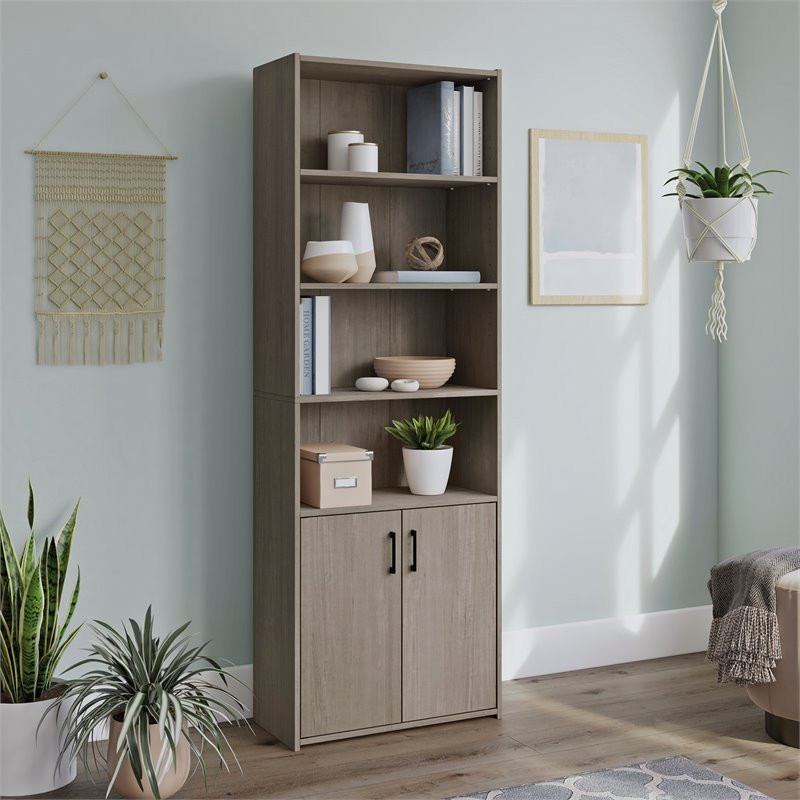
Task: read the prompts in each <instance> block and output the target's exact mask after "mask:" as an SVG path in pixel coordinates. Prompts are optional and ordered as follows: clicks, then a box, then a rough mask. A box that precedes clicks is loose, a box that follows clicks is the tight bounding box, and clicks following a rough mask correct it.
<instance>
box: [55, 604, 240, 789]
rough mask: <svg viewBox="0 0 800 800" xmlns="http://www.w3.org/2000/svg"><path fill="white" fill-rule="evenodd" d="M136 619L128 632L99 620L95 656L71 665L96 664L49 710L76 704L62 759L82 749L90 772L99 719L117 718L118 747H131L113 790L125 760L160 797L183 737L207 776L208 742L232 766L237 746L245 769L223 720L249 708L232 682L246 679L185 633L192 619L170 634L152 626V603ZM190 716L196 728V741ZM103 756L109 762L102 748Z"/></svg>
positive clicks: (120, 762) (66, 722) (66, 728)
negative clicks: (153, 735) (154, 737)
mask: <svg viewBox="0 0 800 800" xmlns="http://www.w3.org/2000/svg"><path fill="white" fill-rule="evenodd" d="M129 622H130V631H129V630H128V626H126V625H125V624H124V623H123V626H122V632H118V631H116V630H115V629H114V628H112V627H111V625H109V624H108V623H106V622H101V621H99V620H95V621H94V623H95V624H94V625H91V626H90V627H91V629H92V631H93V632H94V633H95V635H96V637H97V641H96V642H95V643H94V644H93V645H92V646H91V647H89V648H88V652H89V653H90V656H89V657H88V658H85V659H83V660H81V661H78V662H77V663H76V664H73V666H71V667H70V670H72V669H76V668H79V667H90V669H88V670H87V671H86V672H84V674H83V675H82V676H81V677H79V678H75V679H72V680H70V681H69V682H68V684H67V689H66V691H65V692H64V693H63V694H62V695H61V696H60V697H59V698H58V699H57V700H56V701H55V702H54V703H53V704H52V705H51V706H50V707H49V708H48V709H47V713H50V712H51V711H53V710H57V709H58V708H59V707H60V706H62V705H63V704H64V703H69V704H71V709H72V710H71V711H69V713H68V714H67V716H66V718H65V720H64V722H63V724H62V732H63V734H64V738H63V746H62V749H61V753H60V756H59V763H60V761H61V759H63V758H65V757H69V754H71V753H78V752H80V754H81V760H82V761H83V765H84V767H85V768H86V770H87V772H91V768H90V765H89V751H90V750H91V751H93V754H94V758H93V761H94V764H95V766H97V760H98V752H97V744H96V742H94V741H93V738H92V733H93V732H94V730H95V729H96V727H97V726H98V725H102V724H103V723H104V722H106V721H107V720H108V719H109V718H110V717H114V719H116V720H117V721H118V722H121V723H122V726H121V729H120V734H119V737H118V739H117V742H116V745H115V747H116V752H117V753H119V752H120V751H124V752H123V755H122V756H121V757H120V758H119V760H118V762H117V765H116V769H115V771H114V773H113V776H112V777H111V780H110V781H109V784H108V791H107V792H106V797H108V795H109V794H110V792H111V789H112V787H113V785H114V782H115V781H116V779H117V775H119V771H120V769H121V767H122V765H123V764H124V763H125V761H126V760H127V761H129V762H130V765H131V769H132V771H133V774H134V776H135V778H136V781H137V783H138V785H139V788H140V789H142V791H144V789H143V781H147V783H148V785H149V788H150V791H151V792H152V794H153V796H154V797H159V796H160V795H159V782H160V781H161V780H163V778H164V776H165V775H166V774H167V770H168V769H170V767H171V766H172V765H173V764H175V763H177V762H176V754H177V748H178V744H179V742H180V737H183V738H184V739H185V740H186V741H187V742H188V745H189V748H190V750H191V752H192V753H193V754H194V757H195V760H196V762H197V763H196V764H195V770H197V768H198V767H200V769H201V770H202V773H203V782H204V783H205V781H206V763H205V748H206V747H208V748H210V750H211V751H212V752H213V753H214V754H215V755H216V756H217V757H218V758H219V763H220V765H221V766H223V767H225V769H227V770H228V771H230V769H229V767H228V763H227V761H226V759H225V752H227V751H230V754H231V755H232V756H233V760H234V761H235V762H236V766H237V767H239V770H240V771H241V766H240V765H239V761H238V759H237V758H236V754H235V753H234V752H233V748H232V747H231V745H230V742H229V741H228V739H227V737H226V736H225V734H224V732H223V731H222V728H221V727H220V720H222V721H225V722H228V723H231V722H234V721H235V722H236V724H237V725H238V724H239V719H238V717H239V716H240V714H241V712H243V711H244V707H243V706H242V704H241V703H240V702H239V700H238V699H237V698H236V697H235V696H234V695H233V694H232V693H231V692H230V691H229V690H228V688H227V687H228V680H232V681H235V682H237V683H240V684H241V683H242V682H241V681H240V680H238V678H235V677H234V676H233V675H231V674H230V673H229V672H227V671H226V670H224V669H223V668H222V667H221V666H220V664H219V662H218V661H216V660H215V659H213V658H211V657H210V656H207V655H205V654H204V652H203V651H204V650H205V648H206V647H207V645H208V644H209V643H208V642H205V643H204V644H201V645H199V646H196V647H192V646H190V639H191V636H188V635H187V636H183V635H182V634H183V633H184V631H185V630H186V629H187V628H188V627H189V625H190V624H191V622H187V623H185V624H184V625H181V626H180V627H179V628H176V629H175V630H173V631H172V632H171V633H169V634H168V635H167V636H165V637H164V639H160V638H159V637H157V636H155V635H154V633H153V613H152V610H151V608H148V609H147V613H146V614H145V616H144V622H143V623H142V625H139V624H138V623H137V622H136V620H133V619H131V620H129ZM212 674H216V675H217V676H219V678H220V679H221V681H222V683H223V684H224V686H219V685H215V684H212V683H211V682H210V681H209V677H210V676H211V675H212ZM242 685H244V684H242ZM68 708H69V706H68ZM184 723H187V724H188V725H191V726H192V727H193V728H194V731H195V735H196V739H197V741H195V739H194V738H192V736H191V735H190V732H189V730H188V728H187V725H185V724H184ZM150 725H158V731H159V734H160V735H161V739H162V741H163V747H162V749H161V752H160V753H152V752H151V751H150V736H149V726H150ZM248 727H249V724H248ZM125 756H127V759H126V758H125ZM100 759H101V760H103V761H105V756H104V755H103V754H102V751H101V753H100Z"/></svg>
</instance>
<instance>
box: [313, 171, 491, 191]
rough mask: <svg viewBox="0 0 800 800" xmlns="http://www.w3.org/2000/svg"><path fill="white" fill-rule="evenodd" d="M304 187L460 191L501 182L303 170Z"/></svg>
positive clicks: (466, 176) (403, 173)
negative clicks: (326, 186)
mask: <svg viewBox="0 0 800 800" xmlns="http://www.w3.org/2000/svg"><path fill="white" fill-rule="evenodd" d="M300 183H308V184H321V185H327V184H333V185H336V186H409V187H417V188H422V189H425V188H428V189H458V188H463V187H465V186H493V185H495V184H496V183H497V178H494V177H490V176H486V177H485V176H482V175H481V176H473V175H418V174H414V173H409V172H339V171H337V170H328V169H301V170H300Z"/></svg>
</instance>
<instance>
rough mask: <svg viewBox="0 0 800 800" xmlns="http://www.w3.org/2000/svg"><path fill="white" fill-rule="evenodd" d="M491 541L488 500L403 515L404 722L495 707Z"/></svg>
mask: <svg viewBox="0 0 800 800" xmlns="http://www.w3.org/2000/svg"><path fill="white" fill-rule="evenodd" d="M414 532H415V533H414ZM414 538H416V561H414V545H413V541H414ZM496 542H497V512H496V506H495V504H494V503H482V504H477V505H465V506H450V507H447V508H427V509H419V510H412V511H404V512H403V544H404V554H403V720H404V721H407V720H415V719H427V718H429V717H439V716H444V715H446V714H460V713H464V712H468V711H477V710H480V709H485V708H494V707H495V706H496V705H497V683H496V679H497V628H496V625H497V594H496V593H497V547H496ZM414 566H416V570H413V567H414Z"/></svg>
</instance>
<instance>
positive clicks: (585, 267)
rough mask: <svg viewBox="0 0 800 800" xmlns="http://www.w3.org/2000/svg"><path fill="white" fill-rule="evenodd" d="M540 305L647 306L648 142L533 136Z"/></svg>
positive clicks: (603, 136)
mask: <svg viewBox="0 0 800 800" xmlns="http://www.w3.org/2000/svg"><path fill="white" fill-rule="evenodd" d="M530 214H531V219H530V236H531V238H530V269H531V275H530V279H531V297H530V302H531V303H532V304H533V305H642V304H645V303H647V301H648V275H647V137H646V136H637V135H633V134H626V133H583V132H573V131H552V130H531V131H530Z"/></svg>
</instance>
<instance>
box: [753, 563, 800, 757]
mask: <svg viewBox="0 0 800 800" xmlns="http://www.w3.org/2000/svg"><path fill="white" fill-rule="evenodd" d="M775 601H776V609H777V612H776V613H777V615H778V628H779V630H780V634H781V653H782V654H783V658H781V659H779V660H778V662H777V666H776V667H775V670H774V672H775V682H774V683H756V684H753V685H752V686H748V687H747V694H748V695H750V699H751V700H752V701H753V702H754V703H755V704H756V705H757V706H758V707H759V708H763V709H764V719H765V724H764V727H765V729H766V731H767V733H768V734H769V735H770V736H771V737H772V738H773V739H775V740H776V741H779V742H782V743H783V744H788V745H791V746H792V747H798V746H800V742H798V739H799V738H800V722H798V720H800V570H795V571H794V572H790V573H788V574H787V575H784V576H783V577H782V578H781V579H780V580H779V581H778V583H777V584H776V587H775Z"/></svg>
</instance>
